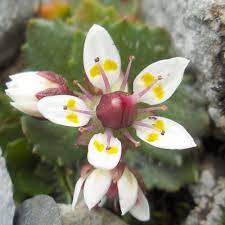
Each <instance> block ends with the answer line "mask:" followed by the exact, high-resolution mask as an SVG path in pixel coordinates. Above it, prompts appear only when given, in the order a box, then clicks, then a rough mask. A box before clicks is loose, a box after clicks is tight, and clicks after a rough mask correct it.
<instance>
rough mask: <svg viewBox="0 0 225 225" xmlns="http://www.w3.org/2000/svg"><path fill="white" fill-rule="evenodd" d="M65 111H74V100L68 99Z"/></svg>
mask: <svg viewBox="0 0 225 225" xmlns="http://www.w3.org/2000/svg"><path fill="white" fill-rule="evenodd" d="M66 107H67V109H70V110H74V109H76V102H75V100H74V99H69V100H68V101H67V104H66Z"/></svg>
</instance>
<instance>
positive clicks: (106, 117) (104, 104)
mask: <svg viewBox="0 0 225 225" xmlns="http://www.w3.org/2000/svg"><path fill="white" fill-rule="evenodd" d="M96 114H97V117H98V119H99V120H100V121H101V123H102V125H103V126H104V127H108V128H113V129H120V128H126V127H129V126H130V125H132V123H133V122H134V119H135V117H136V115H137V108H136V101H135V100H134V98H133V96H130V95H128V94H127V93H125V92H122V91H116V92H113V93H109V94H104V95H103V96H102V97H101V99H100V102H99V104H98V106H97V108H96Z"/></svg>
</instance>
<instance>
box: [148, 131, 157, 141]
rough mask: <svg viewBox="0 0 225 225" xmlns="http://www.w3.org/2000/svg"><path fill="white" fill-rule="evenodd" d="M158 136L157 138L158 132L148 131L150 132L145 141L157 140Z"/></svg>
mask: <svg viewBox="0 0 225 225" xmlns="http://www.w3.org/2000/svg"><path fill="white" fill-rule="evenodd" d="M158 138H159V134H157V133H150V134H149V135H148V136H147V137H146V141H149V142H154V141H157V140H158Z"/></svg>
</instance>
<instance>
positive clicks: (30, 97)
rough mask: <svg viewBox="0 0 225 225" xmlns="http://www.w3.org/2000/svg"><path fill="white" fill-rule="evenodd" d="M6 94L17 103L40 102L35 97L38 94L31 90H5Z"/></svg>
mask: <svg viewBox="0 0 225 225" xmlns="http://www.w3.org/2000/svg"><path fill="white" fill-rule="evenodd" d="M5 93H6V94H7V95H8V96H9V97H10V98H11V99H12V100H13V101H15V102H17V101H21V102H22V101H24V102H26V101H34V102H35V101H36V102H37V101H38V99H37V98H36V97H35V94H36V93H35V92H33V90H30V89H22V88H9V89H6V90H5Z"/></svg>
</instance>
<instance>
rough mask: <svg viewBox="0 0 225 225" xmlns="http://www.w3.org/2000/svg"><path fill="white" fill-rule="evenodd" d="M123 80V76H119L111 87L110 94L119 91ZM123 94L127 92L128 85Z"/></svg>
mask: <svg viewBox="0 0 225 225" xmlns="http://www.w3.org/2000/svg"><path fill="white" fill-rule="evenodd" d="M123 78H124V76H123V75H120V76H119V78H118V80H117V81H116V82H115V83H114V84H113V86H112V87H111V92H115V91H120V86H121V84H122V82H123ZM124 92H128V84H127V85H126V87H125V89H124Z"/></svg>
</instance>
